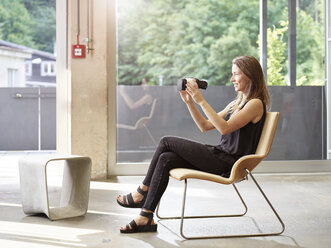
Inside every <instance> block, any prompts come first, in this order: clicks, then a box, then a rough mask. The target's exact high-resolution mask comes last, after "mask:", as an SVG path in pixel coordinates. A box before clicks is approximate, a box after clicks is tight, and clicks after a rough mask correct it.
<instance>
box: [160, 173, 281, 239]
mask: <svg viewBox="0 0 331 248" xmlns="http://www.w3.org/2000/svg"><path fill="white" fill-rule="evenodd" d="M246 172H247V174H248V175H249V176H250V177H251V178H252V179H253V182H254V183H255V185H256V186H257V188H258V189H259V191H260V192H261V194H262V196H263V198H264V199H265V200H266V202H267V203H268V205H269V206H270V208H271V209H272V211H273V213H274V214H275V216H276V217H277V219H278V221H279V223H280V224H281V226H282V229H281V231H279V232H269V233H252V234H234V235H219V236H186V235H185V234H184V230H183V229H184V220H185V219H198V218H224V217H242V216H244V215H245V214H246V213H247V205H246V203H245V201H244V200H243V198H242V197H241V195H240V193H239V191H238V189H237V187H236V186H235V185H234V184H232V185H233V187H234V189H235V190H236V192H237V194H238V196H239V198H240V200H241V202H242V203H243V205H244V207H245V212H244V213H242V214H234V215H207V216H184V213H185V201H186V191H187V179H185V181H184V182H185V185H184V196H183V204H182V214H181V216H175V217H162V216H160V215H159V207H160V203H159V205H158V206H157V209H156V216H157V217H158V218H159V219H161V220H170V219H180V220H181V222H180V235H181V236H182V237H183V238H184V239H211V238H239V237H259V236H275V235H280V234H282V233H283V232H284V230H285V225H284V223H283V221H282V219H281V218H280V217H279V215H278V213H277V212H276V210H275V208H274V207H273V206H272V204H271V202H270V201H269V199H268V198H267V196H266V195H265V193H264V192H263V190H262V188H261V187H260V185H259V184H258V183H257V181H256V179H255V178H254V177H253V175H252V173H251V172H250V171H249V170H247V169H246Z"/></svg>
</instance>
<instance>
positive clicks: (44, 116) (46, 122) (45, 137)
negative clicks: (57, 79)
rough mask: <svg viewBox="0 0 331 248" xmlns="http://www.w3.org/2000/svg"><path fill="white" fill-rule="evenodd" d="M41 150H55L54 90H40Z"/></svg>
mask: <svg viewBox="0 0 331 248" xmlns="http://www.w3.org/2000/svg"><path fill="white" fill-rule="evenodd" d="M40 117H41V118H40V132H41V150H56V88H40Z"/></svg>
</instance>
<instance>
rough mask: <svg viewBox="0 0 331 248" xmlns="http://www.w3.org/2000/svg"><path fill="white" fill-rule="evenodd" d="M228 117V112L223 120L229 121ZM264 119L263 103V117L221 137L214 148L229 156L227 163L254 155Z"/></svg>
mask: <svg viewBox="0 0 331 248" xmlns="http://www.w3.org/2000/svg"><path fill="white" fill-rule="evenodd" d="M245 105H246V103H245V104H244V106H245ZM244 106H243V107H244ZM243 107H242V108H243ZM230 116H231V113H230V111H229V112H228V113H227V114H226V116H225V120H226V121H228V120H229V119H230ZM265 117H266V106H265V104H264V103H263V115H262V117H261V119H260V120H259V121H258V122H257V123H252V122H249V123H248V124H246V125H245V126H243V127H242V128H240V129H238V130H236V131H234V132H232V133H229V134H225V135H222V138H221V141H220V144H219V145H217V146H216V147H215V148H217V149H219V150H220V151H222V152H224V153H226V154H227V155H230V156H227V157H228V160H230V161H228V162H231V163H234V162H235V161H236V160H237V159H239V158H240V157H242V156H244V155H248V154H253V153H255V151H256V148H257V145H258V143H259V140H260V136H261V133H262V129H263V124H264V121H265ZM231 158H232V159H231ZM231 160H232V161H231Z"/></svg>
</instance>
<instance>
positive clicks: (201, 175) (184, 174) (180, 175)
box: [169, 168, 234, 184]
mask: <svg viewBox="0 0 331 248" xmlns="http://www.w3.org/2000/svg"><path fill="white" fill-rule="evenodd" d="M169 174H170V176H171V177H173V178H175V179H177V180H179V181H181V180H184V179H189V178H195V179H201V180H207V181H212V182H216V183H222V184H232V183H234V182H233V180H230V179H229V178H225V177H222V176H219V175H216V174H212V173H208V172H203V171H198V170H193V169H185V168H176V169H172V170H171V171H170V173H169Z"/></svg>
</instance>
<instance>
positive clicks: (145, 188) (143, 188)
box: [140, 184, 149, 191]
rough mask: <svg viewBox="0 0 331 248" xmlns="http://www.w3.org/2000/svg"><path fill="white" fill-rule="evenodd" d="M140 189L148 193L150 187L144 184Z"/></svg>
mask: <svg viewBox="0 0 331 248" xmlns="http://www.w3.org/2000/svg"><path fill="white" fill-rule="evenodd" d="M140 188H141V189H142V190H143V191H148V189H149V187H148V186H146V185H144V184H140Z"/></svg>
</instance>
